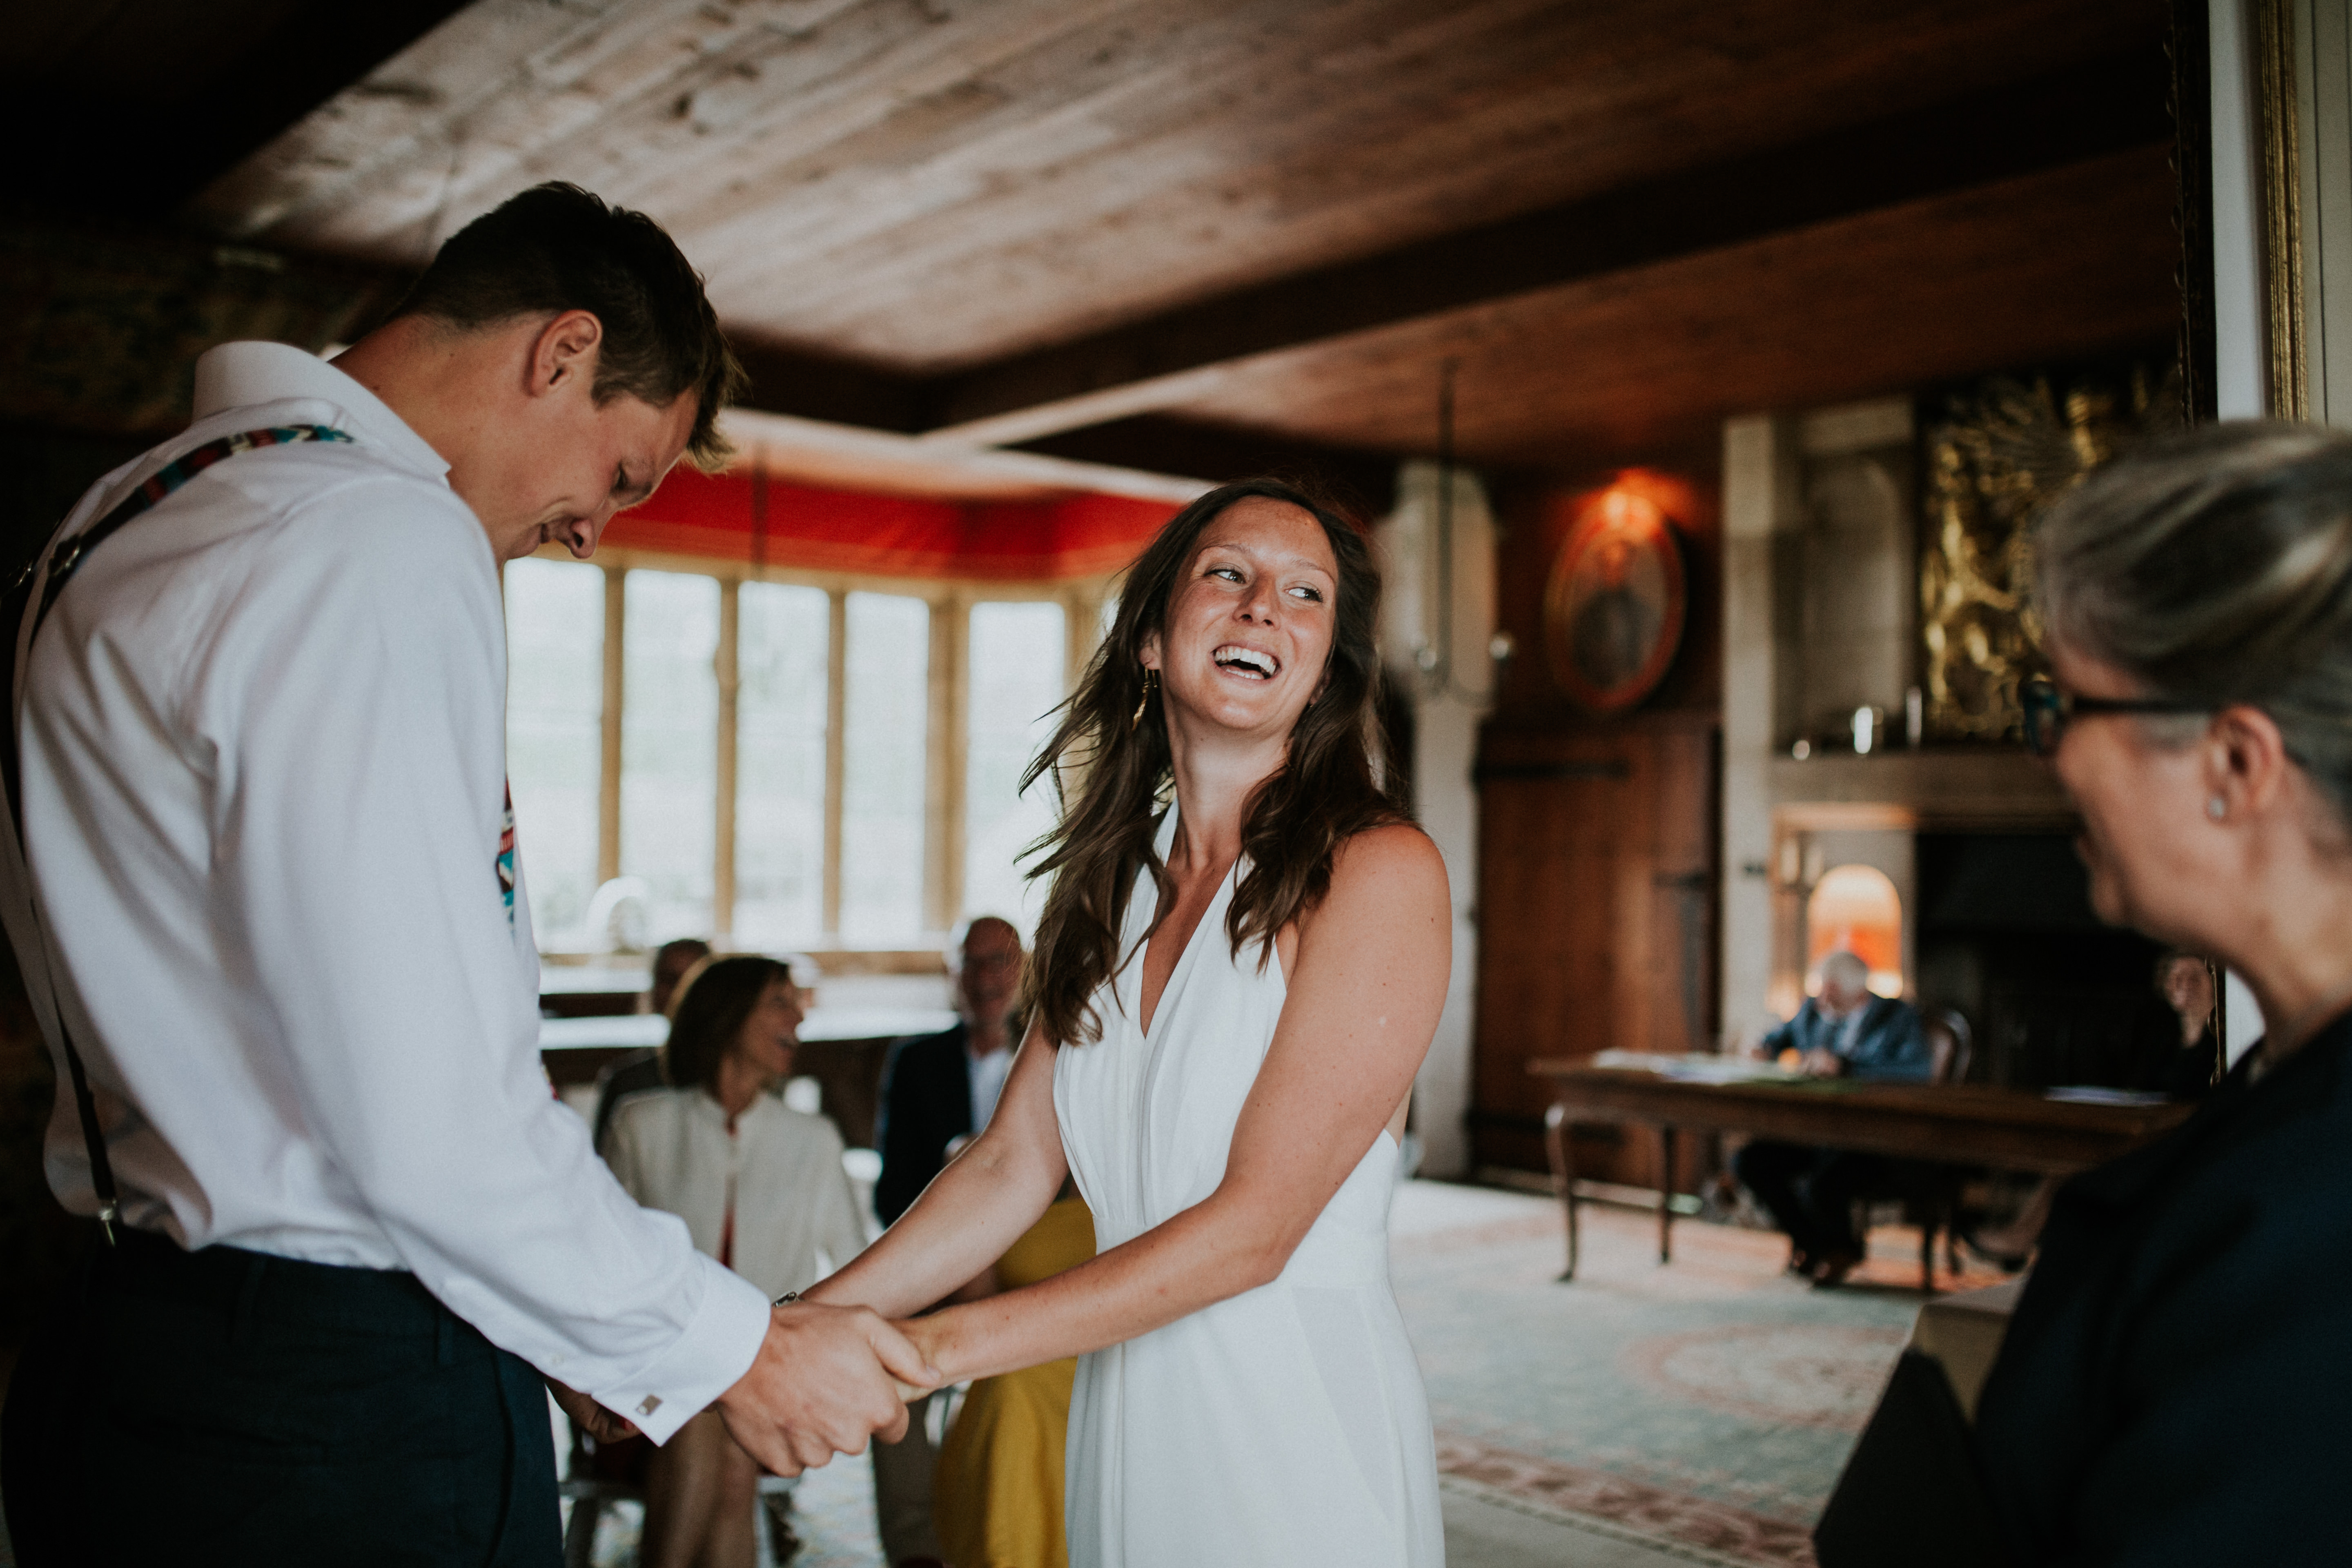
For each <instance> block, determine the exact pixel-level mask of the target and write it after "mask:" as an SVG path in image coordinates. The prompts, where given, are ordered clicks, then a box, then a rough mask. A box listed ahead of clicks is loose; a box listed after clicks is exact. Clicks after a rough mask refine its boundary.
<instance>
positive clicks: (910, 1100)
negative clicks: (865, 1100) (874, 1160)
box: [874, 1024, 971, 1225]
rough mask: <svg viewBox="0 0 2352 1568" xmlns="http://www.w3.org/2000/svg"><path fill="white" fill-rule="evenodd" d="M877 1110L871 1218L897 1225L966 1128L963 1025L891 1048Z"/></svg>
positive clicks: (968, 1120) (967, 1075) (967, 1071)
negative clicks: (878, 1156) (877, 1168)
mask: <svg viewBox="0 0 2352 1568" xmlns="http://www.w3.org/2000/svg"><path fill="white" fill-rule="evenodd" d="M882 1074H883V1076H882V1114H881V1117H880V1118H879V1122H880V1125H879V1127H878V1129H877V1132H876V1135H875V1142H877V1143H879V1144H880V1145H881V1146H882V1174H881V1177H880V1178H879V1179H878V1180H877V1181H876V1182H875V1184H874V1217H875V1218H877V1219H878V1220H880V1221H881V1222H882V1223H883V1224H884V1225H890V1224H894V1223H896V1221H897V1220H898V1216H899V1215H902V1214H905V1213H906V1212H907V1209H908V1205H911V1204H912V1203H913V1202H914V1201H915V1200H916V1199H917V1198H918V1197H919V1196H921V1195H922V1192H923V1189H924V1188H925V1187H927V1186H929V1185H930V1184H931V1178H932V1177H933V1176H936V1175H938V1174H939V1173H940V1167H941V1166H943V1165H945V1164H946V1163H948V1144H949V1142H950V1141H951V1140H953V1139H957V1138H961V1137H962V1136H963V1135H964V1134H965V1133H967V1132H970V1131H971V1058H970V1057H968V1056H967V1055H966V1054H965V1053H964V1026H963V1025H961V1024H958V1025H957V1026H955V1027H954V1028H952V1029H945V1030H942V1031H941V1032H940V1033H939V1034H936V1035H916V1036H912V1037H909V1038H907V1039H904V1040H901V1041H899V1042H898V1044H897V1045H895V1046H893V1047H890V1060H889V1063H888V1065H887V1066H886V1067H885V1068H883V1069H882Z"/></svg>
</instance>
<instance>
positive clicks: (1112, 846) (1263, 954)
mask: <svg viewBox="0 0 2352 1568" xmlns="http://www.w3.org/2000/svg"><path fill="white" fill-rule="evenodd" d="M1251 496H1262V497H1265V499H1267V500H1278V501H1283V502H1286V503H1287V504H1289V505H1291V506H1295V507H1297V508H1298V509H1299V510H1302V511H1305V512H1307V514H1308V515H1309V516H1311V517H1313V518H1314V519H1315V521H1317V522H1318V523H1320V524H1321V525H1322V528H1323V532H1324V535H1325V537H1327V538H1328V540H1329V541H1330V543H1331V554H1332V557H1333V559H1334V560H1335V561H1336V562H1337V563H1338V565H1339V587H1338V592H1337V594H1336V595H1334V597H1335V601H1336V602H1335V603H1334V605H1333V607H1332V608H1333V614H1332V637H1331V652H1330V656H1329V659H1328V663H1327V664H1326V665H1325V666H1324V686H1323V689H1322V691H1321V692H1320V693H1319V694H1318V695H1317V697H1316V698H1315V700H1314V701H1313V702H1312V703H1310V704H1309V705H1308V706H1307V710H1306V711H1305V712H1303V713H1301V714H1300V715H1299V716H1298V721H1297V724H1295V725H1294V726H1293V727H1292V729H1291V731H1290V744H1289V749H1288V752H1287V753H1286V756H1285V758H1284V761H1283V764H1282V766H1281V767H1280V768H1278V769H1276V771H1275V773H1273V774H1272V775H1271V776H1269V777H1268V778H1267V779H1266V780H1265V782H1264V783H1262V784H1259V785H1258V787H1257V789H1256V791H1255V793H1254V794H1253V795H1251V797H1250V801H1249V805H1248V807H1247V809H1246V811H1245V813H1244V817H1243V823H1242V854H1243V856H1244V858H1245V859H1246V860H1247V862H1248V869H1247V870H1246V871H1245V872H1244V874H1243V876H1242V879H1241V885H1240V886H1239V887H1237V888H1235V889H1234V898H1233V902H1232V904H1231V905H1230V906H1229V907H1228V908H1227V910H1226V912H1225V934H1226V937H1227V939H1228V940H1229V941H1231V942H1232V943H1233V950H1234V956H1235V957H1236V958H1238V957H1239V956H1240V955H1241V952H1242V948H1243V947H1244V944H1246V943H1248V942H1253V941H1255V942H1258V943H1259V944H1260V945H1259V952H1258V963H1259V965H1260V966H1261V967H1263V966H1264V965H1265V961H1266V958H1267V956H1268V955H1269V954H1270V953H1271V952H1273V948H1274V939H1275V933H1276V932H1277V931H1281V930H1282V929H1283V927H1285V926H1286V925H1288V924H1289V923H1290V922H1291V921H1294V920H1297V918H1298V916H1299V915H1300V914H1301V913H1302V912H1304V911H1306V910H1311V909H1312V908H1314V907H1315V905H1317V904H1318V903H1319V902H1321V901H1322V899H1323V896H1324V895H1325V894H1326V893H1328V892H1329V891H1330V889H1331V858H1332V856H1333V854H1334V853H1335V852H1336V851H1337V850H1338V848H1339V846H1340V845H1341V844H1342V843H1344V842H1345V841H1346V840H1347V839H1348V838H1349V837H1351V836H1353V835H1355V834H1358V833H1361V832H1363V831H1364V830H1365V829H1366V828H1369V827H1376V826H1381V825H1382V824H1385V823H1391V822H1400V821H1402V820H1404V819H1405V816H1404V813H1403V811H1402V809H1401V808H1400V807H1399V806H1398V805H1397V803H1396V800H1395V798H1394V797H1393V796H1392V795H1390V794H1389V792H1388V791H1387V789H1385V788H1384V787H1383V786H1382V785H1381V783H1380V780H1379V777H1378V775H1377V774H1376V773H1375V771H1374V769H1373V766H1372V746H1373V744H1374V739H1373V737H1374V736H1375V735H1376V734H1377V732H1378V731H1377V729H1376V726H1375V724H1374V718H1373V704H1374V700H1375V699H1376V696H1377V693H1378V689H1379V683H1380V654H1379V649H1378V645H1377V643H1376V641H1375V627H1376V626H1377V625H1378V622H1379V619H1380V606H1381V574H1380V568H1379V566H1378V565H1377V564H1376V563H1374V561H1373V559H1372V552H1371V547H1370V545H1369V544H1368V543H1367V542H1365V539H1364V536H1363V533H1362V532H1361V531H1360V530H1359V529H1358V528H1357V527H1356V525H1355V524H1354V523H1352V522H1350V521H1349V520H1348V519H1347V518H1345V517H1343V516H1342V515H1341V514H1340V513H1339V511H1338V510H1336V509H1334V508H1333V507H1332V506H1330V505H1329V504H1328V503H1327V502H1325V501H1323V500H1320V499H1319V498H1318V497H1315V496H1313V495H1310V494H1308V493H1307V492H1306V491H1305V490H1302V489H1298V488H1297V487H1295V486H1293V485H1289V484H1286V483H1284V482H1282V481H1280V480H1278V479H1247V480H1244V481H1243V482H1242V483H1240V484H1234V485H1226V486H1224V487H1223V488H1222V489H1213V490H1211V491H1210V492H1209V493H1208V494H1207V495H1204V496H1202V498H1201V499H1200V500H1196V501H1194V502H1193V503H1192V505H1190V506H1188V507H1186V508H1185V509H1184V510H1182V511H1180V512H1178V513H1177V514H1176V515H1175V516H1174V517H1172V518H1171V519H1169V521H1168V523H1167V526H1165V527H1164V528H1162V529H1161V530H1160V533H1159V535H1158V536H1157V537H1156V538H1154V539H1153V540H1152V542H1151V543H1150V545H1149V546H1148V547H1147V548H1146V549H1145V550H1144V552H1143V553H1142V555H1140V556H1139V557H1138V558H1137V560H1136V563H1135V564H1134V565H1133V566H1131V567H1129V569H1128V573H1127V580H1126V583H1125V584H1124V586H1123V589H1122V591H1121V594H1120V595H1119V601H1118V617H1117V619H1116V620H1114V621H1113V622H1112V624H1111V628H1110V633H1109V635H1108V636H1107V637H1104V638H1103V641H1102V646H1101V647H1099V648H1097V650H1096V652H1095V657H1094V658H1093V661H1092V662H1091V663H1089V664H1088V665H1087V672H1086V676H1085V678H1084V679H1081V680H1080V681H1079V682H1078V689H1077V690H1076V692H1075V693H1074V694H1073V695H1072V696H1071V698H1070V700H1068V701H1067V702H1065V703H1064V704H1063V705H1062V721H1061V723H1060V724H1059V726H1058V727H1056V728H1055V731H1054V736H1053V739H1051V740H1049V741H1047V742H1045V750H1043V751H1041V752H1038V753H1037V756H1036V759H1035V760H1034V761H1033V762H1032V763H1030V764H1029V770H1028V772H1027V773H1024V774H1023V775H1022V779H1021V787H1022V788H1023V789H1024V790H1025V789H1027V788H1028V787H1029V786H1030V785H1031V784H1034V783H1035V782H1036V781H1037V780H1038V779H1040V778H1042V777H1045V775H1046V774H1048V773H1051V774H1052V775H1053V777H1054V790H1055V798H1056V799H1057V800H1058V801H1059V803H1060V805H1061V820H1060V821H1059V823H1058V824H1056V826H1055V828H1054V830H1053V831H1052V832H1051V833H1048V834H1046V835H1045V837H1041V838H1039V839H1038V840H1037V841H1036V842H1035V843H1034V844H1032V845H1031V846H1029V847H1028V849H1027V850H1025V851H1024V858H1036V864H1035V866H1034V868H1033V869H1032V870H1031V871H1030V872H1029V875H1030V876H1031V877H1033V878H1035V877H1045V876H1051V877H1052V878H1053V879H1054V884H1053V890H1052V891H1051V892H1049V893H1048V894H1047V895H1046V898H1045V912H1044V914H1043V915H1042V916H1041V917H1040V918H1039V920H1038V922H1037V942H1036V955H1035V958H1034V961H1033V962H1032V963H1030V965H1029V973H1028V975H1027V978H1026V981H1025V984H1024V990H1025V992H1026V993H1027V994H1026V995H1025V996H1024V1010H1026V1011H1029V1012H1030V1014H1031V1016H1033V1017H1036V1018H1038V1019H1040V1020H1041V1021H1042V1022H1043V1024H1044V1026H1045V1033H1046V1036H1047V1037H1049V1038H1051V1039H1053V1040H1055V1042H1057V1043H1061V1044H1068V1045H1078V1044H1084V1043H1087V1042H1090V1041H1094V1040H1098V1039H1100V1038H1101V1037H1102V1019H1101V1018H1100V1017H1099V1016H1097V1014H1096V1011H1095V1008H1094V1005H1093V1001H1092V998H1093V996H1094V994H1095V992H1096V991H1097V989H1099V988H1100V987H1101V985H1102V984H1103V983H1104V982H1105V981H1107V980H1108V979H1109V978H1110V977H1111V976H1112V975H1113V974H1115V973H1118V967H1119V964H1120V963H1121V962H1122V960H1123V957H1124V956H1125V955H1123V954H1121V953H1120V952H1119V935H1120V932H1121V931H1122V929H1123V928H1124V927H1125V925H1126V922H1127V904H1128V899H1129V895H1130V894H1131V893H1132V892H1133V891H1134V889H1135V873H1136V870H1137V868H1139V867H1146V866H1148V867H1150V869H1151V879H1152V881H1153V882H1154V883H1155V884H1157V886H1158V888H1159V889H1160V908H1162V909H1165V908H1167V907H1168V905H1169V904H1170V903H1171V894H1172V893H1173V890H1174V888H1175V883H1174V880H1173V879H1171V877H1170V876H1169V875H1168V868H1167V867H1166V866H1165V865H1164V864H1162V863H1161V861H1160V855H1159V852H1158V850H1157V848H1156V847H1155V846H1154V843H1153V839H1154V829H1155V827H1156V825H1157V821H1158V817H1159V811H1158V808H1159V806H1160V805H1161V803H1162V802H1163V801H1164V800H1166V799H1167V798H1168V796H1169V795H1170V792H1171V788H1172V784H1173V773H1172V763H1173V759H1172V757H1171V753H1170V751H1169V744H1168V725H1167V722H1166V718H1165V715H1164V714H1162V712H1161V711H1160V698H1159V696H1158V695H1157V693H1155V692H1152V691H1150V690H1149V689H1147V688H1146V686H1145V684H1144V679H1143V664H1142V657H1143V645H1144V643H1145V642H1146V640H1147V639H1149V638H1150V637H1151V636H1152V635H1153V634H1154V633H1157V632H1160V631H1163V630H1164V629H1165V626H1166V624H1167V616H1168V601H1169V598H1170V596H1171V594H1173V592H1174V591H1175V587H1176V584H1177V583H1178V582H1179V581H1180V580H1181V577H1182V576H1183V574H1184V571H1185V569H1186V567H1188V566H1189V565H1190V564H1191V563H1192V555H1193V552H1194V550H1195V547H1196V546H1197V545H1198V544H1199V542H1200V538H1201V534H1202V531H1205V530H1206V529H1207V528H1208V526H1209V525H1210V524H1211V523H1212V522H1214V521H1216V520H1217V518H1218V517H1219V516H1220V515H1222V514H1223V511H1224V510H1225V509H1226V508H1228V507H1230V506H1232V505H1233V504H1234V502H1235V501H1238V500H1244V499H1245V498H1247V497H1251ZM1139 706H1141V707H1143V708H1144V712H1143V714H1142V721H1141V722H1140V723H1139V722H1136V712H1137V709H1138V708H1139ZM1069 774H1075V775H1076V776H1077V777H1078V778H1079V779H1080V780H1081V781H1082V782H1080V783H1079V784H1078V785H1077V791H1076V799H1075V800H1073V799H1071V798H1070V797H1069V795H1067V794H1066V793H1065V786H1064V784H1063V780H1064V778H1065V777H1066V775H1069ZM1157 923H1158V922H1157V921H1156V920H1155V921H1154V925H1155V926H1156V925H1157Z"/></svg>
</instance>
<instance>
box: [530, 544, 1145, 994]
mask: <svg viewBox="0 0 2352 1568" xmlns="http://www.w3.org/2000/svg"><path fill="white" fill-rule="evenodd" d="M535 553H536V555H537V556H538V557H540V558H541V559H544V560H551V561H565V562H568V561H570V560H572V556H571V555H570V554H569V553H568V552H564V551H562V550H559V549H557V548H555V547H553V546H549V547H546V548H544V549H541V550H540V551H538V552H535ZM594 564H595V565H597V566H598V567H600V568H602V569H603V571H604V660H603V679H604V706H603V718H602V728H601V740H602V749H601V765H600V769H599V773H598V777H597V783H596V803H597V804H596V876H597V880H598V881H599V882H604V881H608V880H610V879H612V878H614V877H616V876H618V875H620V870H621V849H622V846H621V763H622V746H621V739H622V722H623V714H624V709H623V704H624V702H625V695H626V679H625V677H626V670H627V648H626V637H627V621H628V616H627V609H628V574H630V573H632V572H672V573H679V574H687V575H691V576H697V577H711V578H716V579H717V580H718V583H719V647H718V652H717V654H716V655H715V656H714V658H713V660H712V666H713V668H712V674H713V676H714V677H715V679H716V680H717V683H718V691H719V718H718V736H717V748H718V756H717V787H716V791H715V795H714V798H713V799H712V802H711V813H712V826H713V833H712V866H711V872H712V875H711V910H710V914H711V921H710V923H711V927H712V931H713V932H714V934H715V935H716V936H717V937H719V939H721V940H724V939H726V938H728V937H729V936H730V934H731V928H732V927H733V925H734V920H735V900H736V886H735V847H736V810H735V803H736V784H737V751H738V746H739V743H740V730H739V719H738V702H739V698H740V690H741V675H740V637H741V608H740V605H741V594H742V585H743V584H746V583H780V584H791V585H793V586H798V587H809V588H817V589H821V590H823V591H824V595H825V602H826V605H827V616H826V620H827V625H826V660H825V723H824V747H825V758H824V844H823V848H822V853H823V867H824V869H823V895H822V897H823V921H822V925H823V930H822V938H823V945H824V948H826V949H838V948H839V947H840V946H841V851H842V788H843V778H844V771H845V770H844V759H845V740H846V736H845V723H844V707H845V697H846V690H847V674H846V665H847V662H848V658H847V655H848V642H849V630H848V602H849V595H851V594H859V593H870V594H887V595H892V596H894V597H897V598H909V599H920V600H922V601H923V602H924V604H925V605H928V606H929V611H930V653H929V670H928V673H927V677H926V682H927V684H926V700H925V713H926V720H927V721H926V725H925V736H924V741H925V745H924V791H923V797H924V804H923V897H922V910H923V921H924V927H925V929H924V931H922V933H921V936H922V937H923V938H924V939H926V940H928V939H930V938H935V937H939V936H941V935H943V934H944V933H945V932H946V931H948V930H949V929H950V927H951V926H952V925H953V923H954V921H955V920H956V918H957V915H958V913H959V912H960V910H961V907H962V903H963V870H964V868H963V860H964V846H965V838H964V835H965V823H964V815H965V809H964V808H965V805H966V788H967V775H968V773H969V772H970V757H969V751H970V747H969V744H968V742H969V740H970V734H969V728H970V719H969V713H970V707H971V677H970V672H969V670H968V669H967V668H965V666H966V662H967V658H968V656H969V652H970V645H971V607H972V605H978V604H990V603H1012V604H1037V603H1045V604H1057V605H1061V606H1062V615H1063V626H1064V628H1065V634H1066V645H1065V648H1064V666H1063V689H1064V690H1065V691H1068V690H1071V689H1075V687H1076V683H1077V680H1078V678H1079V677H1080V676H1081V675H1082V674H1083V673H1084V672H1085V669H1086V666H1087V660H1089V659H1090V658H1093V657H1094V652H1095V648H1096V647H1097V644H1098V643H1099V642H1100V641H1101V622H1102V611H1103V605H1105V603H1106V602H1107V601H1108V599H1109V597H1110V595H1111V592H1112V586H1113V584H1114V582H1115V580H1116V575H1115V574H1109V575H1104V576H1099V577H1087V578H1079V579H1075V580H1072V581H1069V582H1063V583H1034V584H1033V583H998V582H983V581H971V580H963V579H936V578H921V579H916V578H903V577H876V576H866V575H863V574H854V573H829V572H804V571H796V570H793V569H792V568H789V567H780V566H755V565H752V564H751V563H743V562H712V561H709V560H705V559H703V558H701V557H699V556H692V555H675V554H669V553H666V552H658V551H646V550H629V549H605V550H601V551H599V552H597V555H596V560H595V562H594ZM551 956H554V955H551Z"/></svg>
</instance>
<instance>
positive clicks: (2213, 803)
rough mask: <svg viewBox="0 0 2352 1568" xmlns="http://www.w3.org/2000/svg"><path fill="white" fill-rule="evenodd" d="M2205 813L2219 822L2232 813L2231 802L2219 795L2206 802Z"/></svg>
mask: <svg viewBox="0 0 2352 1568" xmlns="http://www.w3.org/2000/svg"><path fill="white" fill-rule="evenodd" d="M2205 815H2206V816H2210V817H2211V818H2212V819H2213V820H2214V821H2216V822H2219V821H2221V819H2222V818H2223V817H2225V816H2229V815H2230V803H2229V802H2228V801H2226V800H2223V799H2222V798H2221V796H2220V795H2215V796H2213V797H2212V798H2211V799H2210V800H2208V801H2207V802H2206V803H2205Z"/></svg>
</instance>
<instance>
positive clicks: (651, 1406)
mask: <svg viewBox="0 0 2352 1568" xmlns="http://www.w3.org/2000/svg"><path fill="white" fill-rule="evenodd" d="M660 1408H661V1395H660V1394H646V1396H645V1397H644V1398H643V1399H641V1400H639V1401H637V1414H638V1415H652V1414H653V1413H654V1412H655V1411H656V1410H659V1409H660Z"/></svg>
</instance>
